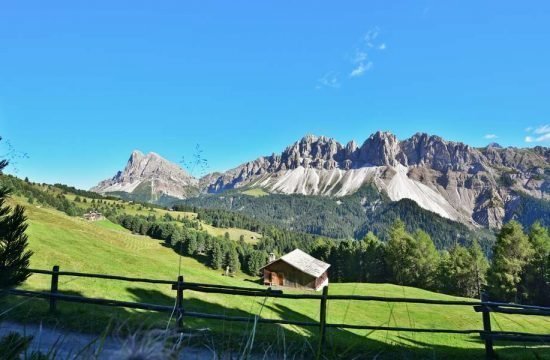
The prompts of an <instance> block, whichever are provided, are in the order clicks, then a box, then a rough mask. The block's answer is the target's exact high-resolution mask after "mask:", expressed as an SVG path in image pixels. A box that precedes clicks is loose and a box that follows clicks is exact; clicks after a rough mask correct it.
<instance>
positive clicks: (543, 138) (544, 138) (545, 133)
mask: <svg viewBox="0 0 550 360" xmlns="http://www.w3.org/2000/svg"><path fill="white" fill-rule="evenodd" d="M525 131H526V132H527V133H529V135H527V136H526V137H525V142H527V143H536V142H550V125H549V124H545V125H541V126H538V127H528V128H526V129H525Z"/></svg>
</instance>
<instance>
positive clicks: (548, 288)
mask: <svg viewBox="0 0 550 360" xmlns="http://www.w3.org/2000/svg"><path fill="white" fill-rule="evenodd" d="M529 243H530V244H531V247H532V248H533V252H532V256H531V257H530V258H529V260H528V262H527V264H526V265H525V268H524V270H523V274H522V301H523V302H527V303H531V304H537V305H544V306H547V305H550V272H549V266H550V235H549V234H548V229H546V228H544V227H543V226H541V225H540V223H535V224H533V226H532V227H531V230H530V232H529Z"/></svg>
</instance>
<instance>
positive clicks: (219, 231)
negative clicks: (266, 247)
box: [201, 223, 262, 244]
mask: <svg viewBox="0 0 550 360" xmlns="http://www.w3.org/2000/svg"><path fill="white" fill-rule="evenodd" d="M201 224H202V228H203V229H204V230H205V231H206V232H207V233H209V234H210V235H213V236H225V233H228V234H229V238H230V239H231V240H234V241H238V240H239V239H240V238H241V235H242V236H243V238H244V241H245V242H246V243H249V244H256V243H257V242H258V240H259V239H261V238H262V235H261V234H258V233H256V232H254V231H250V230H245V229H237V228H217V227H214V226H212V225H208V224H206V223H201Z"/></svg>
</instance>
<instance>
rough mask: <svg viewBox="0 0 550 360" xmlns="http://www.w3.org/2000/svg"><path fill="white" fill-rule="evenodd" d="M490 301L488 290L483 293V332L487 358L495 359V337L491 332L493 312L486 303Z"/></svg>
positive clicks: (489, 359) (488, 359)
mask: <svg viewBox="0 0 550 360" xmlns="http://www.w3.org/2000/svg"><path fill="white" fill-rule="evenodd" d="M487 301H489V297H488V296H487V293H486V292H482V293H481V302H482V305H481V314H482V316H483V333H484V337H483V338H484V340H485V358H486V359H487V360H492V359H495V350H494V349H493V338H492V334H491V312H490V310H489V308H488V307H487V306H486V305H485V304H484V303H485V302H487Z"/></svg>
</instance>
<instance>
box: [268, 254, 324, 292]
mask: <svg viewBox="0 0 550 360" xmlns="http://www.w3.org/2000/svg"><path fill="white" fill-rule="evenodd" d="M273 258H274V256H270V262H269V263H268V264H267V265H265V266H264V267H262V268H261V269H260V270H262V272H263V280H264V285H267V286H285V287H291V288H297V289H311V290H319V289H321V288H323V287H325V286H326V285H328V274H327V271H328V268H329V267H330V264H327V263H326V262H323V261H321V260H319V259H316V258H314V257H313V256H311V255H309V254H307V253H305V252H303V251H302V250H300V249H295V250H293V251H291V252H289V253H288V254H286V255H283V256H281V257H280V258H279V259H273Z"/></svg>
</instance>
